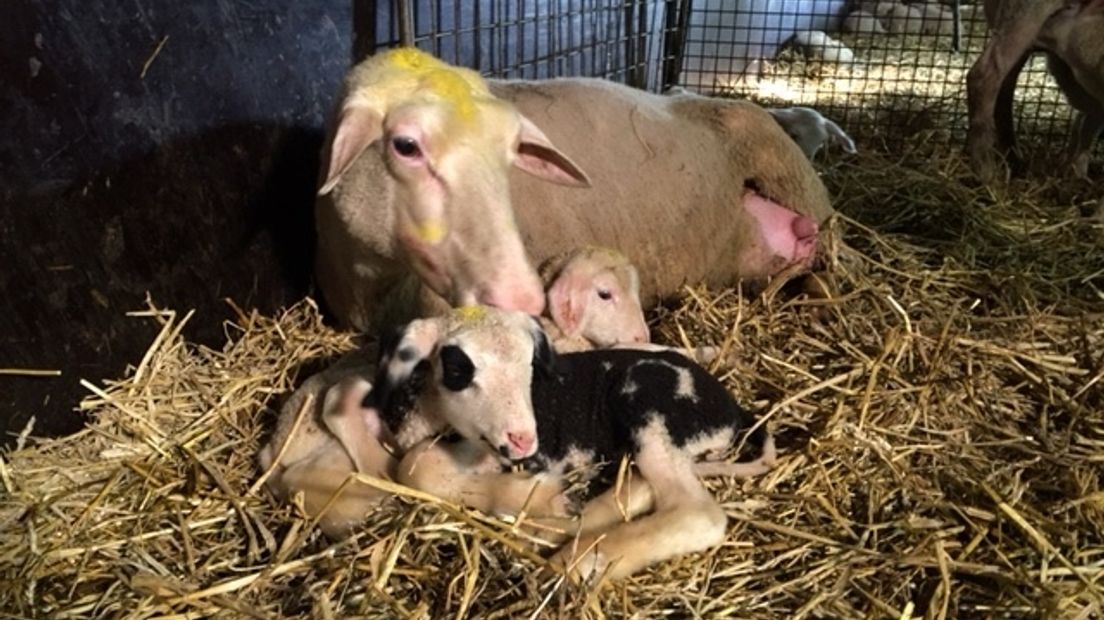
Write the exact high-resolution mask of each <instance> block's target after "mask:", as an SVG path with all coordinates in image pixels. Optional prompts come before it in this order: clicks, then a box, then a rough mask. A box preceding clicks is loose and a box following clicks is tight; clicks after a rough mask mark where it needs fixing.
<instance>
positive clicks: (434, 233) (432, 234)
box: [417, 219, 448, 245]
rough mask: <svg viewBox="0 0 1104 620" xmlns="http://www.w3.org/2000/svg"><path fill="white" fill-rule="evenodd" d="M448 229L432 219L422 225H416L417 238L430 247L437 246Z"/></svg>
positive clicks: (442, 223) (440, 222)
mask: <svg viewBox="0 0 1104 620" xmlns="http://www.w3.org/2000/svg"><path fill="white" fill-rule="evenodd" d="M447 231H448V229H447V228H446V227H445V223H444V222H442V221H441V220H437V219H433V220H429V221H427V222H424V223H422V224H418V229H417V233H418V238H419V239H421V240H422V241H425V242H426V243H428V244H430V245H437V244H438V243H440V242H441V239H444V238H445V233H446V232H447Z"/></svg>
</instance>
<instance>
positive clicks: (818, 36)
mask: <svg viewBox="0 0 1104 620" xmlns="http://www.w3.org/2000/svg"><path fill="white" fill-rule="evenodd" d="M790 43H791V44H793V45H795V46H796V47H798V48H799V49H800V50H801V52H802V53H803V54H804V55H805V57H806V58H808V59H809V60H816V61H820V62H828V63H834V64H840V65H846V64H850V63H852V62H854V61H855V52H852V51H851V49H850V48H849V47H847V46H846V45H844V44H843V43H841V42H840V41H837V40H835V39H833V38H832V37H830V36H828V35H827V34H826V33H824V32H821V31H819V30H803V31H800V32H795V33H794V36H793V38H792V39H790Z"/></svg>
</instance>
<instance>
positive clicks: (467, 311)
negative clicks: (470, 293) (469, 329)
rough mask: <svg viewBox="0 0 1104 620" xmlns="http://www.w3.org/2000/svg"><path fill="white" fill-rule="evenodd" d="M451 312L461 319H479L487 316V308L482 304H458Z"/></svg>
mask: <svg viewBox="0 0 1104 620" xmlns="http://www.w3.org/2000/svg"><path fill="white" fill-rule="evenodd" d="M452 313H453V316H455V317H456V318H457V319H459V320H461V321H469V322H470V321H479V320H481V319H483V318H484V317H486V316H487V309H486V308H484V307H483V306H460V307H459V308H456V309H455V310H453V311H452Z"/></svg>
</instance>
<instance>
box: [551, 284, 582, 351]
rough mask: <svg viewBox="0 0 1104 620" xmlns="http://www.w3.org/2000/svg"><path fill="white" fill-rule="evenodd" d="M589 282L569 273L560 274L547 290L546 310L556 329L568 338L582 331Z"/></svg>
mask: <svg viewBox="0 0 1104 620" xmlns="http://www.w3.org/2000/svg"><path fill="white" fill-rule="evenodd" d="M589 284H590V282H589V280H588V279H587V278H584V277H582V276H581V275H579V274H575V273H571V272H570V271H565V272H562V273H561V274H560V275H559V277H558V278H556V282H555V283H554V284H552V288H550V289H548V308H549V310H550V311H551V313H552V320H553V321H555V323H556V327H559V328H560V331H562V332H563V333H564V336H567V337H568V338H575V337H576V336H578V335H579V334H580V333H581V332H582V331H583V317H584V316H585V315H586V310H587V300H588V299H589V296H588V293H589V292H590V287H589Z"/></svg>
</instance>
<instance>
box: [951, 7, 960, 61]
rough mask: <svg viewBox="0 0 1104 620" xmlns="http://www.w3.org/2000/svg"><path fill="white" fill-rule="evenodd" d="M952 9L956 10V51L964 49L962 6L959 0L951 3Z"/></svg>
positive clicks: (953, 23) (954, 24)
mask: <svg viewBox="0 0 1104 620" xmlns="http://www.w3.org/2000/svg"><path fill="white" fill-rule="evenodd" d="M951 10H952V11H954V17H953V21H952V22H951V23H952V25H953V26H954V51H956V52H961V51H962V6H961V4H960V3H959V0H954V3H953V4H951Z"/></svg>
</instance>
